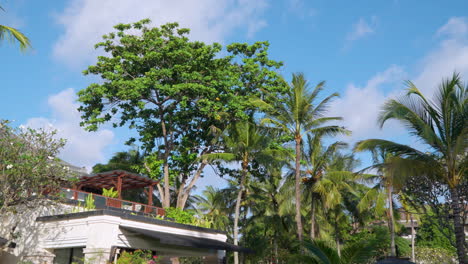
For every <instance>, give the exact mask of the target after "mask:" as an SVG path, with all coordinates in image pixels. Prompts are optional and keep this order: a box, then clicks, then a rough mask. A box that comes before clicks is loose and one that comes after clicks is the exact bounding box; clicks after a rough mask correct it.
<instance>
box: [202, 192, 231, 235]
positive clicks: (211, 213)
mask: <svg viewBox="0 0 468 264" xmlns="http://www.w3.org/2000/svg"><path fill="white" fill-rule="evenodd" d="M229 198H230V197H229V195H226V192H224V191H223V190H220V189H218V188H216V187H213V186H207V187H206V189H205V190H204V191H203V192H202V196H197V197H196V200H197V203H196V208H197V211H198V212H199V215H200V216H203V218H204V219H208V220H209V221H210V222H211V228H214V229H218V230H227V229H228V228H229V217H228V216H229V208H230V199H229Z"/></svg>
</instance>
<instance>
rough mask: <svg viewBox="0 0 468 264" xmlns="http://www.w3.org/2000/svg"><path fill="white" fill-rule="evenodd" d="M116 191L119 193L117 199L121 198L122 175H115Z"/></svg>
mask: <svg viewBox="0 0 468 264" xmlns="http://www.w3.org/2000/svg"><path fill="white" fill-rule="evenodd" d="M117 192H118V193H119V199H122V176H121V175H119V177H117Z"/></svg>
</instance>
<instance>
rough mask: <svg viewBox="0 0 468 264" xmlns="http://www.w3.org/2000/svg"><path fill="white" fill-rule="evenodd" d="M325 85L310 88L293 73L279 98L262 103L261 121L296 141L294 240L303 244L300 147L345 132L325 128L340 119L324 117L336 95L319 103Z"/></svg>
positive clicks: (304, 80)
mask: <svg viewBox="0 0 468 264" xmlns="http://www.w3.org/2000/svg"><path fill="white" fill-rule="evenodd" d="M324 85H325V82H320V83H319V84H317V85H316V86H315V87H314V88H313V89H310V88H309V84H308V82H307V80H306V79H305V77H304V75H303V74H301V73H300V74H293V77H292V83H291V85H290V89H289V90H288V91H287V92H286V94H285V95H284V96H282V97H280V98H270V100H268V101H270V102H273V103H271V104H267V103H265V104H263V107H264V108H265V111H266V112H267V117H266V118H265V119H263V122H265V123H270V124H272V125H274V126H275V127H277V128H279V129H281V130H282V131H283V132H285V133H286V135H287V136H290V137H291V138H292V139H293V140H294V142H295V153H296V158H295V204H296V227H297V237H298V239H299V241H302V232H303V227H302V219H301V158H302V152H301V145H302V141H303V140H302V139H303V137H304V136H305V135H306V134H309V133H310V134H316V133H318V134H323V135H336V134H339V133H348V131H347V130H345V129H344V128H343V127H340V126H336V125H327V124H328V123H329V122H330V121H337V120H341V119H342V118H341V117H327V116H326V113H327V111H328V107H329V105H330V102H331V101H332V100H333V99H334V98H335V97H337V96H338V93H332V94H331V95H329V96H327V97H325V98H324V99H323V100H321V101H318V100H319V95H320V92H321V91H322V90H323V89H324Z"/></svg>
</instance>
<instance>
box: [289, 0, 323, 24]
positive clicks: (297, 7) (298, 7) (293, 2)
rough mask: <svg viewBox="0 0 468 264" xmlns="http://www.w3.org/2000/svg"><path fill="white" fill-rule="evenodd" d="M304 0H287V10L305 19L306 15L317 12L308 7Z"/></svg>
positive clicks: (309, 15)
mask: <svg viewBox="0 0 468 264" xmlns="http://www.w3.org/2000/svg"><path fill="white" fill-rule="evenodd" d="M307 3H308V2H307V1H305V0H288V1H287V2H286V4H287V12H289V13H292V14H294V15H295V16H297V17H299V18H301V19H305V18H306V17H311V16H314V15H316V14H317V10H316V9H314V8H312V7H309V6H308V5H307Z"/></svg>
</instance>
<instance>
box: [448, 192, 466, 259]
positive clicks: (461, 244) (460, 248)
mask: <svg viewBox="0 0 468 264" xmlns="http://www.w3.org/2000/svg"><path fill="white" fill-rule="evenodd" d="M450 195H451V196H452V197H451V198H452V202H451V204H450V205H451V207H452V211H453V225H454V227H455V241H456V246H457V256H458V261H459V263H460V264H467V263H468V260H467V256H466V253H465V231H464V230H463V229H464V227H463V221H462V219H461V209H460V197H459V196H458V190H457V189H456V188H450Z"/></svg>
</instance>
